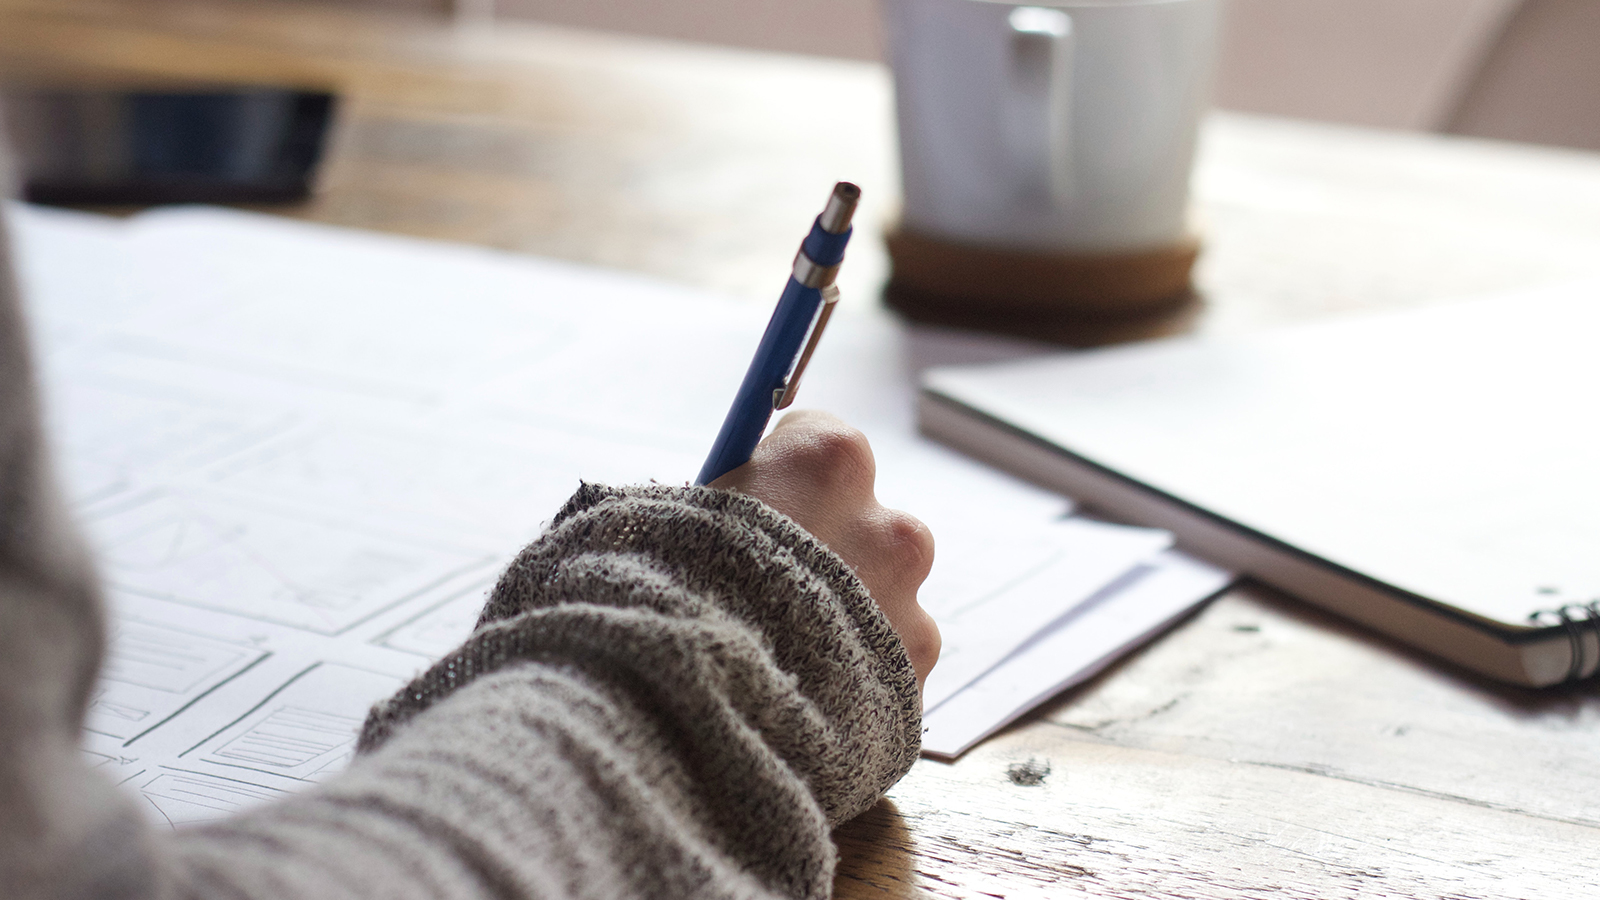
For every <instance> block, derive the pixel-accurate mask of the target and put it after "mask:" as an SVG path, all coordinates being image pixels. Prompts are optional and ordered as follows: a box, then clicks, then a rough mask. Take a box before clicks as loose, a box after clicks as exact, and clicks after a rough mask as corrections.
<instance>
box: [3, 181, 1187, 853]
mask: <svg viewBox="0 0 1600 900" xmlns="http://www.w3.org/2000/svg"><path fill="white" fill-rule="evenodd" d="M9 213H10V215H11V218H12V224H13V227H14V233H15V235H16V237H17V243H18V263H19V267H20V270H21V275H22V277H23V280H24V284H25V287H26V289H27V294H28V298H29V304H30V312H31V316H32V320H33V329H34V332H35V337H36V343H37V344H38V345H39V347H40V350H41V356H42V370H43V372H44V373H45V379H44V381H45V393H46V400H47V420H48V425H49V427H50V429H51V433H52V436H53V441H54V444H55V449H56V451H57V455H58V457H59V458H60V459H61V460H62V465H61V469H62V472H63V474H64V477H65V479H66V482H67V487H68V492H69V495H70V497H71V498H72V500H73V503H74V507H75V509H76V511H77V514H78V515H79V517H80V519H81V520H82V521H83V523H84V526H85V530H86V531H87V533H88V535H89V537H90V539H91V542H92V543H93V544H94V546H95V548H96V550H97V552H98V554H99V557H100V564H101V567H102V570H103V573H104V577H105V579H106V581H107V582H108V584H109V585H110V588H111V603H112V618H113V621H114V625H113V636H112V644H111V655H110V657H109V659H108V664H107V667H106V670H105V672H104V674H103V677H102V681H101V683H100V686H99V687H98V688H97V689H96V693H95V695H94V698H93V706H92V708H91V711H90V714H89V722H88V731H87V733H86V735H85V739H84V748H83V749H84V754H85V757H86V758H87V759H89V760H91V761H92V762H93V763H94V764H95V765H97V766H99V767H101V768H102V769H103V770H105V771H107V772H108V773H109V774H111V775H112V777H114V778H116V779H117V780H119V781H121V782H124V783H125V784H127V785H128V786H129V787H130V789H132V790H134V791H136V792H138V793H139V795H140V796H141V797H142V798H143V799H142V801H141V802H143V803H144V804H145V807H146V809H147V810H148V812H149V813H150V815H151V817H152V818H153V819H155V820H157V821H163V822H169V823H172V824H174V825H177V824H182V823H184V822H193V821H200V820H204V819H207V818H214V817H216V816H221V815H225V814H227V813H228V812H230V811H232V810H235V809H239V808H244V807H247V806H250V805H252V804H255V803H259V802H262V801H264V800H267V799H270V798H272V797H276V796H281V795H282V794H284V793H291V792H293V791H296V790H301V789H303V788H304V787H305V786H306V785H308V784H311V783H314V782H316V781H318V780H320V779H322V778H325V777H327V775H329V774H331V773H332V772H335V771H337V770H338V769H339V768H340V767H341V766H342V765H343V764H344V761H345V760H346V759H347V758H348V756H349V754H350V752H351V750H352V748H353V742H354V737H355V732H356V728H357V727H358V726H359V723H360V722H361V720H362V719H363V717H364V716H365V712H366V709H367V707H368V706H369V705H370V704H371V703H372V702H373V701H375V700H378V699H380V698H382V697H384V696H386V695H387V694H389V693H391V692H393V691H394V690H395V689H396V688H398V686H400V685H401V684H403V683H404V681H405V680H406V679H407V678H409V677H411V676H412V675H413V674H415V673H416V672H418V671H419V670H421V669H422V668H424V667H425V666H426V665H427V663H428V662H429V661H430V660H431V659H433V658H436V657H437V656H439V655H441V654H442V653H444V652H446V651H448V650H449V649H450V648H451V647H453V646H455V645H456V644H457V643H459V642H460V641H461V640H462V639H463V638H465V637H466V635H467V634H468V633H469V632H470V629H471V628H472V626H473V624H474V623H475V621H476V618H477V613H478V611H479V609H481V607H482V604H483V599H484V595H485V593H486V592H487V590H488V589H489V587H490V586H491V585H492V583H493V579H494V577H495V575H496V574H497V572H498V570H499V568H500V567H501V566H503V565H504V563H505V562H506V561H507V560H508V559H509V558H510V557H511V555H512V554H514V553H515V552H516V551H517V550H518V549H520V547H521V546H522V545H523V544H524V543H525V542H526V541H528V540H529V539H531V538H533V537H534V536H536V535H537V533H538V531H539V529H540V527H541V525H542V523H543V522H545V521H547V520H548V519H549V518H550V516H551V515H553V514H554V512H555V511H556V509H557V508H558V507H559V504H560V503H561V502H562V501H563V500H565V499H566V497H567V496H568V495H569V494H570V493H571V491H572V490H573V489H574V488H576V486H577V484H578V482H579V480H580V479H589V480H596V481H608V482H613V483H625V482H636V481H643V480H649V479H657V480H660V481H663V482H668V483H673V482H676V483H682V482H684V481H686V480H687V479H688V478H690V477H691V476H692V475H693V474H694V472H695V471H697V469H698V468H699V464H700V462H701V456H702V454H703V453H704V452H705V450H706V448H707V447H708V446H709V443H710V440H711V437H712V436H713V435H714V434H715V431H716V429H717V426H718V425H719V424H720V422H721V418H722V415H723V413H724V412H725V410H726V404H727V403H728V401H729V400H730V399H731V397H732V395H733V392H734V390H735V388H736V386H737V382H738V379H739V377H740V376H741V375H742V373H743V369H744V366H745V364H746V363H747V361H748V358H749V354H750V352H751V349H752V348H753V347H754V345H755V343H756V340H757V338H758V337H759V335H760V332H761V329H762V328H763V327H764V325H765V321H766V317H767V310H763V309H755V308H751V307H749V306H746V305H740V304H736V303H730V302H725V301H721V300H719V299H717V298H714V297H706V296H703V295H700V294H696V293H693V292H690V291H687V290H683V289H679V288H674V287H671V286H666V285H661V284H659V283H655V282H650V281H646V280H643V279H640V278H637V277H634V276H630V275H624V274H618V273H611V272H601V271H596V270H590V269H584V268H580V267H576V266H570V265H565V264H561V263H554V262H549V261H543V260H536V259H528V258H522V257H515V256H511V255H507V254H499V253H494V252H491V251H486V250H481V249H475V248H467V247H456V246H450V245H440V244H433V243H427V242H422V241H414V240H409V239H404V238H397V237H386V236H379V235H371V234H364V233H359V232H350V231H344V230H339V229H333V228H327V227H323V226H317V225H308V224H305V223H296V222H290V221H286V220H281V219H274V218H269V217H263V216H254V215H248V214H243V213H237V212H229V211H222V210H212V209H202V208H191V209H176V210H166V211H160V212H153V213H147V214H143V215H140V216H135V217H133V218H131V219H127V220H122V221H111V220H106V219H101V218H98V217H94V216H86V215H83V214H76V213H64V212H60V211H52V210H42V209H36V208H29V207H12V208H11V209H10V210H9ZM847 302H848V303H859V304H862V305H865V304H866V301H865V299H864V298H860V299H857V298H850V299H848V300H847ZM938 340H945V341H946V342H948V339H947V338H944V337H941V338H938ZM927 349H928V345H927V343H926V342H923V343H921V344H919V343H918V338H917V336H916V335H910V334H908V332H906V331H905V330H904V329H903V328H901V327H900V326H898V325H895V324H894V323H893V322H892V321H890V320H888V319H887V318H886V317H883V316H881V315H878V314H875V313H864V312H861V311H859V310H858V311H848V310H847V311H844V312H842V313H841V314H840V315H838V316H836V317H835V320H834V323H833V325H831V326H830V333H829V334H828V336H827V338H826V339H825V340H824V341H823V342H822V345H821V349H820V350H819V352H818V356H817V358H816V359H815V360H814V361H813V364H812V368H811V371H810V372H808V373H807V375H806V382H805V384H804V385H803V387H802V390H801V403H802V404H803V405H806V406H813V407H821V408H828V409H831V410H834V411H836V412H838V413H839V414H840V415H842V416H843V417H845V418H846V419H847V420H849V421H851V422H852V423H853V424H856V425H857V426H859V427H861V428H863V430H865V431H866V432H867V434H868V436H869V438H871V439H872V441H873V446H874V449H875V452H876V453H877V456H878V459H879V484H878V488H879V491H878V492H879V496H880V498H881V499H883V500H884V502H886V503H890V504H892V505H896V506H900V507H902V508H905V509H908V510H910V511H912V512H914V513H916V514H917V515H919V516H921V517H922V518H923V519H924V520H925V521H927V522H928V524H929V525H930V527H931V528H932V529H933V531H934V533H935V535H936V540H937V542H938V560H937V562H936V565H935V569H934V574H933V576H931V577H930V579H929V581H928V583H927V585H926V586H925V587H924V590H923V592H922V599H923V602H924V603H925V604H926V605H927V606H928V607H929V609H931V610H933V612H934V614H935V616H936V617H937V618H938V619H939V620H940V621H941V622H943V623H944V624H945V628H944V637H945V661H944V662H943V663H942V664H941V665H940V667H939V668H937V669H936V670H935V679H934V680H933V681H931V682H930V688H929V690H930V702H931V698H934V697H939V698H944V697H947V696H949V695H951V694H953V693H954V692H955V691H956V689H958V688H960V687H962V686H963V685H966V684H968V683H969V682H972V681H973V679H974V678H976V677H977V676H979V675H981V674H983V673H984V672H985V671H988V670H991V669H993V668H994V666H995V664H996V663H999V662H1000V661H1002V660H1003V659H1005V658H1006V657H1007V655H1008V654H1011V653H1013V652H1014V651H1016V650H1017V648H1018V647H1019V646H1020V645H1022V644H1024V643H1025V642H1026V641H1027V640H1028V638H1029V637H1031V636H1032V635H1033V634H1034V633H1035V632H1036V631H1037V630H1038V629H1039V628H1040V627H1042V626H1044V625H1046V624H1048V623H1050V622H1051V621H1053V620H1056V619H1059V618H1060V617H1061V616H1062V615H1064V614H1066V613H1067V612H1068V611H1069V610H1071V609H1073V608H1074V607H1075V606H1076V605H1078V604H1079V603H1080V602H1081V601H1083V600H1084V599H1085V598H1088V597H1089V596H1091V595H1092V594H1094V592H1095V591H1096V590H1097V589H1099V588H1100V587H1102V586H1103V585H1105V584H1106V583H1107V582H1110V581H1112V580H1114V579H1115V578H1116V577H1117V576H1118V575H1119V574H1122V573H1123V572H1124V571H1126V570H1127V569H1128V568H1129V567H1131V566H1134V565H1136V564H1138V563H1140V562H1141V561H1144V560H1147V559H1149V558H1150V557H1151V555H1152V554H1154V553H1156V552H1158V551H1159V550H1160V549H1162V548H1163V547H1165V546H1166V544H1167V543H1168V539H1167V537H1166V536H1165V535H1164V534H1162V533H1159V532H1150V531H1146V530H1141V529H1126V528H1122V527H1119V526H1109V525H1101V524H1098V523H1093V522H1090V521H1087V520H1083V519H1078V518H1068V519H1063V516H1064V515H1066V514H1067V513H1069V512H1070V504H1069V503H1067V502H1066V501H1065V500H1063V499H1062V498H1060V497H1058V496H1055V495H1052V494H1050V493H1048V492H1045V491H1042V490H1039V489H1037V488H1034V487H1032V486H1029V485H1026V484H1023V483H1021V482H1019V481H1016V480H1015V479H1012V478H1010V477H1009V476H1006V475H1003V474H1000V473H997V472H994V471H992V470H990V469H987V468H985V467H983V466H980V465H978V464H975V463H973V462H971V461H969V460H966V459H965V458H962V457H960V456H958V455H956V454H953V453H951V452H950V451H948V450H946V449H944V448H942V447H939V446H937V445H933V444H931V443H928V442H925V441H922V440H920V439H918V438H917V437H916V435H915V433H914V430H913V424H912V418H911V403H910V400H911V397H912V396H913V394H914V384H915V381H914V374H915V368H916V367H917V366H919V365H921V364H922V363H923V362H924V361H925V360H922V359H921V358H920V357H921V356H923V355H925V354H926V351H927ZM992 349H993V348H986V349H984V353H989V352H991V350H992ZM949 359H950V357H949V356H945V357H944V358H943V360H942V361H949ZM932 361H941V360H939V359H935V360H932ZM1117 640H1119V641H1121V643H1120V644H1119V645H1118V646H1125V645H1126V643H1127V641H1126V639H1125V638H1123V637H1119V638H1117ZM1093 649H1094V651H1095V652H1094V653H1092V654H1091V655H1092V656H1093V658H1094V659H1095V660H1098V659H1100V658H1102V657H1103V656H1104V655H1105V653H1107V652H1110V648H1109V645H1107V646H1105V647H1101V646H1098V645H1097V646H1096V647H1095V648H1093ZM1008 665H1009V664H1008ZM1064 665H1066V666H1067V669H1071V670H1074V671H1075V670H1076V667H1077V666H1079V665H1081V661H1072V662H1068V663H1064ZM1065 673H1066V670H1065V669H1064V670H1062V672H1060V673H1056V674H1052V675H1051V676H1050V678H1049V679H1044V678H1043V676H1039V678H1040V679H1042V680H1040V681H1039V684H1041V685H1043V684H1044V682H1045V681H1049V682H1050V683H1052V684H1053V683H1059V682H1060V681H1061V680H1062V678H1063V677H1064V676H1065ZM991 677H992V674H991V675H990V676H985V679H984V680H983V681H982V682H980V684H983V685H989V684H990V682H989V678H991ZM1030 677H1032V676H1030ZM968 690H971V688H969V689H968ZM956 696H957V698H958V699H959V697H960V696H962V695H959V694H958V695H956ZM1001 718H1003V716H1001Z"/></svg>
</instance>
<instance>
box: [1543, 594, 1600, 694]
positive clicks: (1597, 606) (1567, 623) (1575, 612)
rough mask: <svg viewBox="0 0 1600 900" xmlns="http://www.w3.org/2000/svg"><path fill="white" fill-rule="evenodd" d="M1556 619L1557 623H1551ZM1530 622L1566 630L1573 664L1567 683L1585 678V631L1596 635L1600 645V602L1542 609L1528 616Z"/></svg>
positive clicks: (1597, 663)
mask: <svg viewBox="0 0 1600 900" xmlns="http://www.w3.org/2000/svg"><path fill="white" fill-rule="evenodd" d="M1552 617H1554V618H1555V621H1553V622H1552V621H1550V619H1551V618H1552ZM1528 620H1529V621H1530V622H1532V623H1534V624H1535V625H1560V626H1561V627H1562V628H1564V629H1566V632H1567V640H1569V641H1571V642H1572V664H1571V665H1569V666H1568V667H1567V677H1566V679H1565V680H1567V681H1576V680H1578V679H1579V678H1582V677H1583V670H1584V669H1585V668H1587V666H1586V664H1585V663H1586V661H1585V660H1584V655H1585V653H1584V642H1583V633H1584V631H1585V630H1587V631H1592V632H1594V634H1595V639H1596V642H1597V644H1600V600H1593V601H1591V602H1589V603H1568V604H1565V605H1563V606H1558V607H1556V608H1555V609H1541V610H1539V611H1538V612H1535V613H1533V614H1531V615H1529V616H1528ZM1595 671H1596V672H1600V659H1596V661H1595Z"/></svg>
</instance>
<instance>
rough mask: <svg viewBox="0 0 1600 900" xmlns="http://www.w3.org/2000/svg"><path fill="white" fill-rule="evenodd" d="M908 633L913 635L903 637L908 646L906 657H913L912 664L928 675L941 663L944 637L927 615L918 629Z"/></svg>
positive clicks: (923, 617)
mask: <svg viewBox="0 0 1600 900" xmlns="http://www.w3.org/2000/svg"><path fill="white" fill-rule="evenodd" d="M908 631H910V632H911V633H910V634H906V635H902V636H901V640H902V641H903V642H904V643H905V645H906V655H907V656H910V657H911V664H912V665H913V666H915V667H916V668H917V670H918V671H920V672H924V673H926V672H927V671H928V670H929V669H931V668H933V666H934V663H936V662H938V661H939V651H941V650H942V649H944V636H943V635H941V634H940V633H939V626H938V625H936V624H934V621H933V619H932V618H931V617H929V616H928V615H927V614H926V613H924V614H923V615H922V621H921V622H920V623H919V624H918V627H916V628H911V629H908Z"/></svg>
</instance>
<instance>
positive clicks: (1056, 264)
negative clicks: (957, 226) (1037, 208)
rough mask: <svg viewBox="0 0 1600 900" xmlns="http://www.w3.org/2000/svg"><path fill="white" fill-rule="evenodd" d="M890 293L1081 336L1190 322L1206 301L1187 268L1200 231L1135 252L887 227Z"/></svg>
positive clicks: (904, 310) (920, 308)
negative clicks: (1023, 244)
mask: <svg viewBox="0 0 1600 900" xmlns="http://www.w3.org/2000/svg"><path fill="white" fill-rule="evenodd" d="M886 241H887V242H888V245H889V258H890V260H891V261H892V263H893V266H894V269H893V274H892V276H891V278H890V281H889V287H888V289H887V290H886V291H885V294H884V299H885V302H887V304H888V305H889V307H890V308H892V309H895V310H897V311H899V312H900V313H901V314H902V315H904V316H906V317H907V318H909V319H912V320H914V321H919V322H927V323H930V324H936V325H948V326H952V327H957V328H974V329H980V330H984V331H998V332H1002V333H1007V334H1018V335H1022V336H1024V337H1031V338H1036V339H1042V340H1049V341H1055V342H1057V343H1065V344H1071V345H1074V346H1087V345H1093V344H1104V343H1113V342H1117V341H1124V340H1134V339H1138V338H1146V337H1157V336H1160V335H1164V334H1172V333H1175V332H1178V331H1182V330H1184V329H1185V328H1186V327H1187V326H1188V325H1189V323H1190V322H1191V320H1192V319H1193V318H1194V315H1195V313H1196V312H1198V310H1199V302H1198V298H1197V297H1196V295H1195V293H1194V291H1193V289H1192V288H1191V286H1190V281H1189V275H1190V272H1191V270H1192V269H1193V268H1194V262H1195V258H1196V257H1197V256H1198V255H1199V253H1200V241H1199V239H1198V238H1196V237H1194V236H1186V237H1184V238H1183V239H1182V240H1180V241H1178V242H1177V243H1174V244H1172V245H1171V246H1167V247H1159V248H1154V249H1150V250H1138V251H1133V252H1127V253H1105V254H1081V255H1080V254H1067V253H1050V252H1038V251H1026V250H1007V249H1000V248H994V247H985V246H981V245H974V244H965V243H958V242H954V241H948V240H945V239H943V238H932V237H928V236H925V235H921V234H917V233H915V232H911V231H906V230H903V229H895V230H892V231H890V232H889V234H888V235H887V236H886Z"/></svg>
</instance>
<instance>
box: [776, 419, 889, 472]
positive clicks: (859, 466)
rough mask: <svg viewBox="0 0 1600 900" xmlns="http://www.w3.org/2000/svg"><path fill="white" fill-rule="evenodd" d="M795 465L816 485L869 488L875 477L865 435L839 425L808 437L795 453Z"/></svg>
mask: <svg viewBox="0 0 1600 900" xmlns="http://www.w3.org/2000/svg"><path fill="white" fill-rule="evenodd" d="M795 462H796V464H797V465H799V466H800V467H801V468H803V469H804V470H805V471H806V472H807V473H808V474H810V475H811V476H812V477H813V478H815V479H816V480H817V481H819V482H823V483H827V484H839V485H848V486H852V487H858V486H862V485H865V486H867V487H869V488H870V486H871V485H872V480H873V477H874V476H875V474H876V465H875V464H874V462H873V458H872V447H871V445H870V444H868V443H867V437H866V435H864V434H862V433H861V432H860V431H857V430H856V429H854V428H850V427H849V426H844V425H840V426H837V427H832V428H824V429H820V430H818V431H816V432H815V433H813V434H812V435H810V436H809V439H808V440H806V441H805V442H804V443H803V444H802V445H801V446H800V447H799V448H798V449H797V451H796V460H795Z"/></svg>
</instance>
